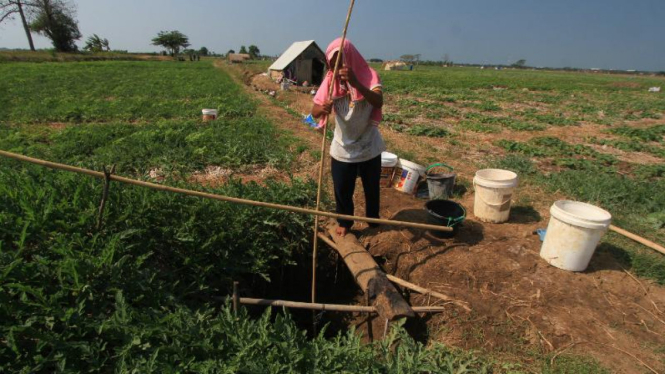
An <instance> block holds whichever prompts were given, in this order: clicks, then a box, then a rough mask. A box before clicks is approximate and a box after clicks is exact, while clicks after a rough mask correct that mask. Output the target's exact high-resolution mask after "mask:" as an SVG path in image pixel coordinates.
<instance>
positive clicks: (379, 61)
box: [369, 58, 383, 63]
mask: <svg viewBox="0 0 665 374" xmlns="http://www.w3.org/2000/svg"><path fill="white" fill-rule="evenodd" d="M369 62H377V63H381V62H383V60H382V59H380V58H370V59H369Z"/></svg>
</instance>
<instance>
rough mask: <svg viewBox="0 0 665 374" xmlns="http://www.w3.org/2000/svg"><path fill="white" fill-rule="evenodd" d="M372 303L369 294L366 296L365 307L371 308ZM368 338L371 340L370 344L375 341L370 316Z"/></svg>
mask: <svg viewBox="0 0 665 374" xmlns="http://www.w3.org/2000/svg"><path fill="white" fill-rule="evenodd" d="M371 304H372V302H371V300H370V295H369V292H368V293H366V294H365V305H366V306H371ZM367 337H368V338H369V341H370V342H373V341H374V331H372V316H371V315H368V316H367Z"/></svg>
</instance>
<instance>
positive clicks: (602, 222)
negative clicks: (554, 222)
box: [550, 200, 612, 229]
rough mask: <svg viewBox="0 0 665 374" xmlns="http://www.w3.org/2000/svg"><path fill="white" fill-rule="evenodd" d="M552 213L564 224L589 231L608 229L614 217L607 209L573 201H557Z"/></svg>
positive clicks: (551, 210) (553, 205)
mask: <svg viewBox="0 0 665 374" xmlns="http://www.w3.org/2000/svg"><path fill="white" fill-rule="evenodd" d="M550 213H551V214H552V216H553V217H555V218H557V219H558V220H560V221H562V222H565V223H567V224H570V225H573V226H579V227H584V228H587V229H607V228H608V227H609V225H610V222H611V221H612V215H611V214H610V213H609V212H608V211H606V210H605V209H601V208H599V207H597V206H595V205H591V204H587V203H582V202H579V201H572V200H559V201H556V202H555V203H554V204H552V207H551V208H550Z"/></svg>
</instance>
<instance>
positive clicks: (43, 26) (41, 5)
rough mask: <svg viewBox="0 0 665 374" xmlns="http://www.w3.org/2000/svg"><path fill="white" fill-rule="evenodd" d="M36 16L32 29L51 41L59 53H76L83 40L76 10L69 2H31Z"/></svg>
mask: <svg viewBox="0 0 665 374" xmlns="http://www.w3.org/2000/svg"><path fill="white" fill-rule="evenodd" d="M30 1H31V2H30V4H31V6H32V7H33V8H34V11H35V16H34V20H33V21H32V24H31V25H30V28H31V29H32V30H33V31H35V32H37V33H40V34H42V35H44V36H46V37H47V38H49V39H51V43H52V44H53V47H54V48H55V50H56V51H58V52H74V51H76V50H78V47H77V46H76V44H75V43H74V42H75V41H76V40H79V39H81V36H82V35H81V32H80V31H79V27H78V22H77V21H76V8H75V7H74V5H72V4H70V3H69V1H67V0H30Z"/></svg>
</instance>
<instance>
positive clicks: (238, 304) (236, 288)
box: [233, 281, 240, 314]
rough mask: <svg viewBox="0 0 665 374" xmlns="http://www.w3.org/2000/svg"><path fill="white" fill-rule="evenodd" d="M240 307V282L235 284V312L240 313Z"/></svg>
mask: <svg viewBox="0 0 665 374" xmlns="http://www.w3.org/2000/svg"><path fill="white" fill-rule="evenodd" d="M239 306H240V295H239V294H238V282H235V281H234V282H233V312H234V313H236V314H237V313H238V307H239Z"/></svg>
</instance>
